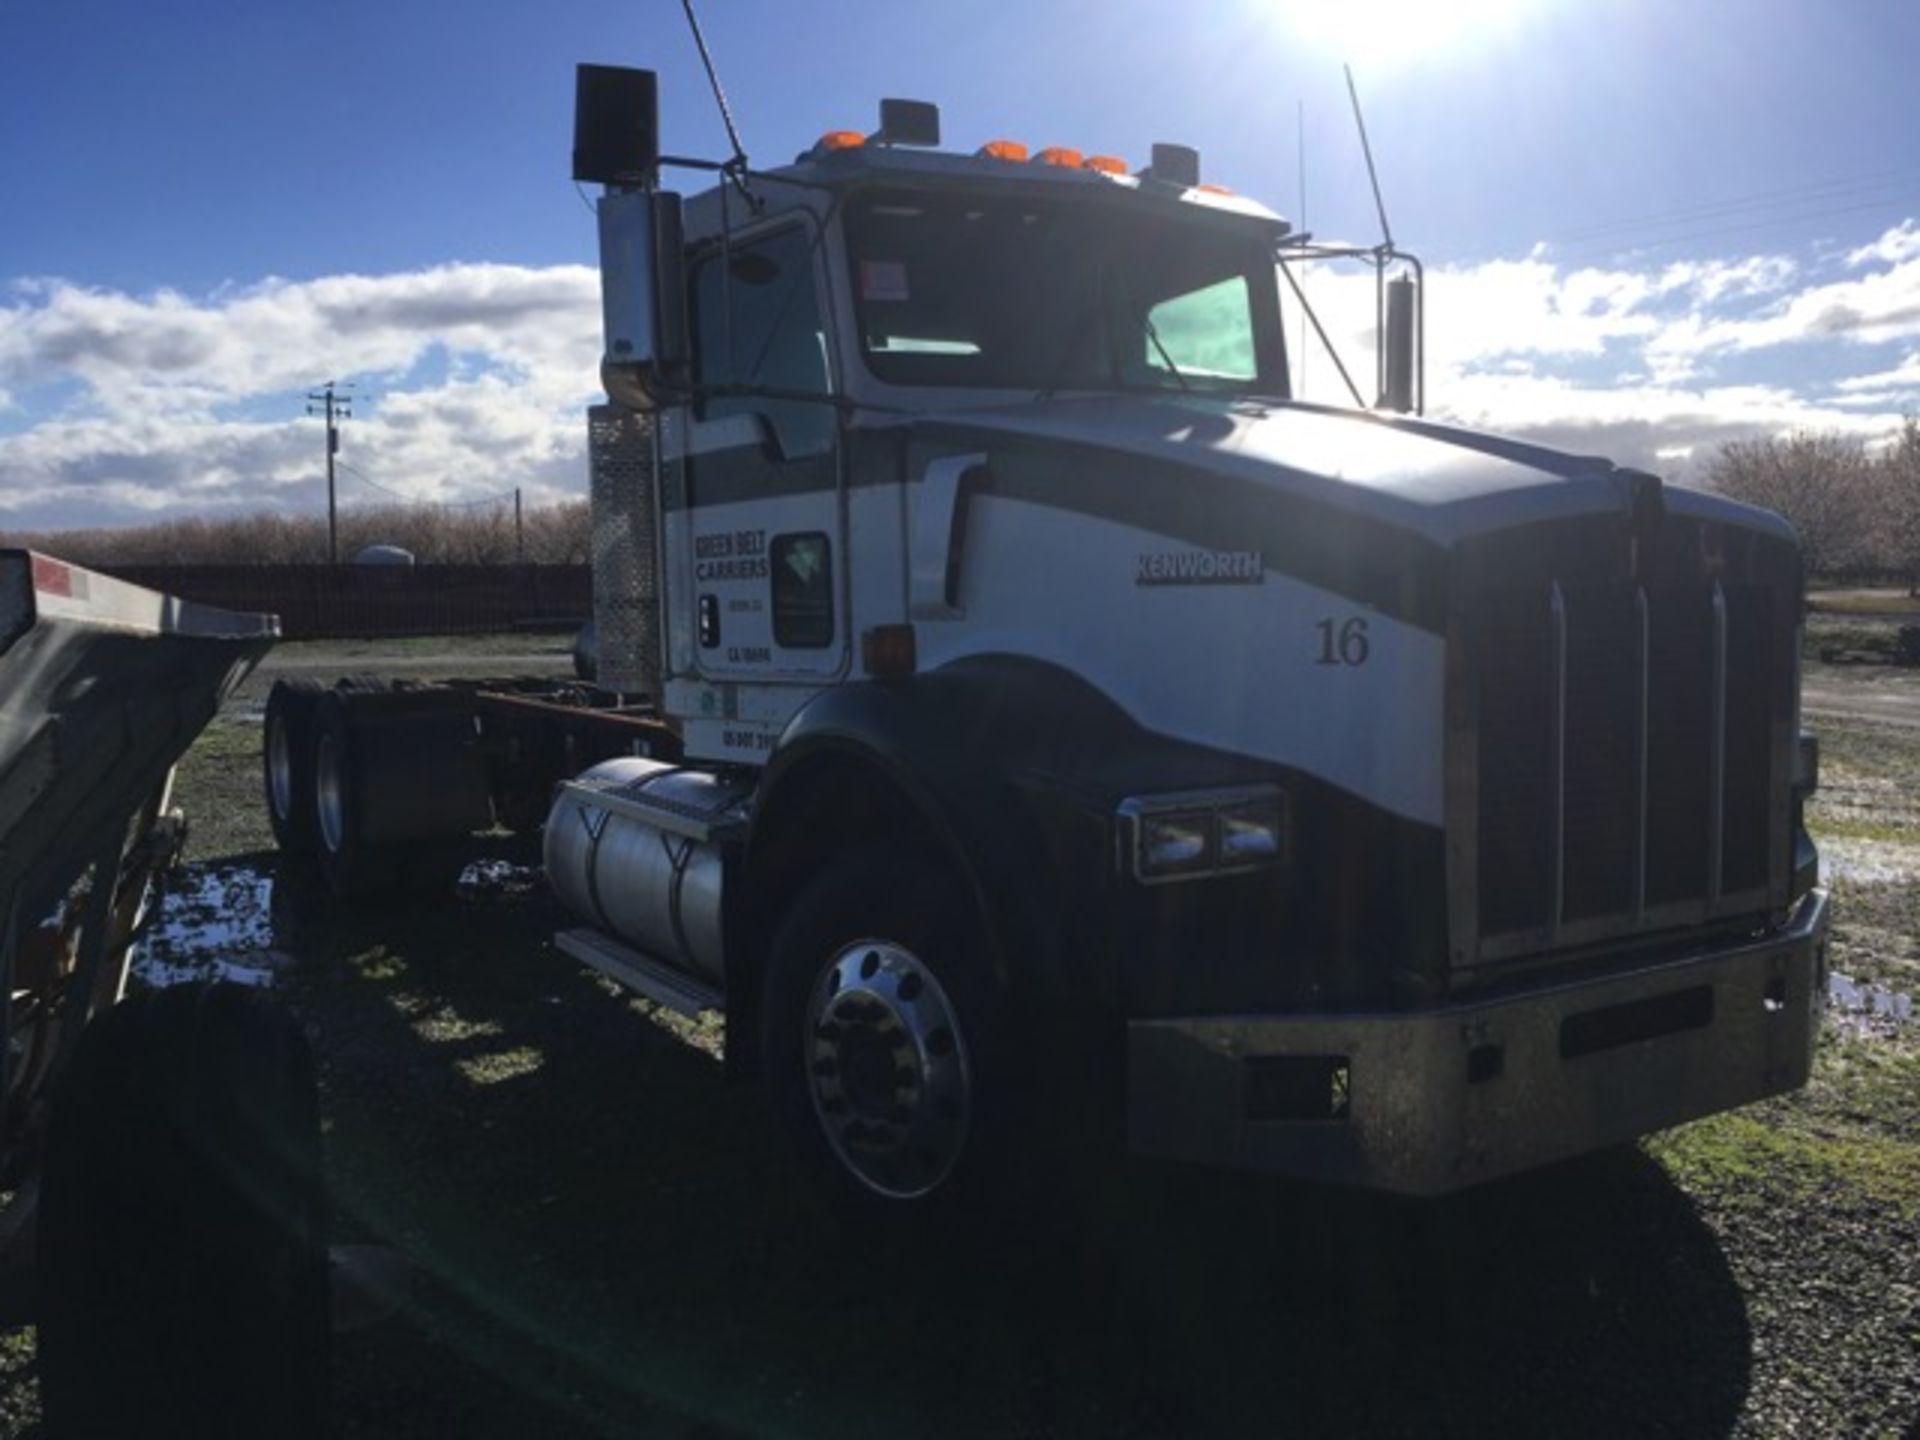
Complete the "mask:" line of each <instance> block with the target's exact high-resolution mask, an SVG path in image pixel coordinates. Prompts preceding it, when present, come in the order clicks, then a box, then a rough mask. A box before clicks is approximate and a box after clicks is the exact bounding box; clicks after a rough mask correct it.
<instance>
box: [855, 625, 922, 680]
mask: <svg viewBox="0 0 1920 1440" xmlns="http://www.w3.org/2000/svg"><path fill="white" fill-rule="evenodd" d="M860 665H861V668H862V669H864V670H865V671H866V672H867V674H869V675H873V676H877V677H879V678H881V679H886V678H888V677H890V676H899V675H911V674H913V672H914V671H915V670H917V669H918V668H919V666H920V656H919V647H918V646H917V645H916V644H915V643H914V636H913V626H911V625H876V626H874V627H873V628H872V629H871V630H864V631H862V632H861V634H860Z"/></svg>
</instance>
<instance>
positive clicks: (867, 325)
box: [847, 193, 1287, 396]
mask: <svg viewBox="0 0 1920 1440" xmlns="http://www.w3.org/2000/svg"><path fill="white" fill-rule="evenodd" d="M847 228H848V235H849V239H850V244H851V249H852V254H851V261H852V274H853V282H854V299H855V304H856V305H857V307H858V310H859V317H860V338H861V348H862V350H863V352H864V353H865V356H866V360H867V365H868V367H869V368H870V369H871V370H872V371H873V373H874V374H875V375H877V376H878V377H879V378H881V379H882V380H886V381H889V382H891V383H893V384H899V385H960V386H984V387H995V388H1006V389H1031V390H1037V391H1053V390H1076V389H1089V390H1104V389H1155V390H1206V391H1222V390H1224V391H1230V392H1235V393H1243V392H1244V393H1259V394H1265V395H1273V396H1284V395H1285V394H1286V393H1287V391H1286V362H1285V356H1284V353H1283V351H1282V345H1281V329H1280V324H1279V297H1278V295H1277V293H1276V287H1275V281H1274V262H1273V254H1272V247H1271V245H1270V244H1268V243H1267V242H1266V241H1265V239H1264V237H1262V236H1258V235H1255V234H1250V233H1247V232H1238V233H1236V232H1234V231H1232V230H1229V229H1227V228H1226V227H1225V226H1221V225H1217V224H1209V223H1207V222H1206V221H1205V220H1203V219H1200V218H1198V217H1190V218H1175V217H1161V216H1147V215H1141V216H1125V217H1121V216H1118V215H1117V214H1116V212H1115V209H1114V208H1113V207H1111V206H1106V205H1092V204H1087V203H1085V202H1081V203H1077V204H1076V203H1072V202H1066V203H1062V202H1060V201H1057V200H1055V201H1048V200H1031V199H1024V198H998V197H996V198H982V197H980V196H978V195H938V194H925V193H898V194H880V195H872V196H865V197H861V198H858V199H856V200H855V201H854V202H853V203H852V204H850V205H849V207H848V220H847Z"/></svg>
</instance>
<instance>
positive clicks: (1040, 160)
mask: <svg viewBox="0 0 1920 1440" xmlns="http://www.w3.org/2000/svg"><path fill="white" fill-rule="evenodd" d="M1033 163H1034V164H1036V165H1064V166H1065V167H1066V168H1067V169H1069V170H1078V169H1080V168H1081V167H1082V166H1083V165H1085V164H1086V161H1085V160H1084V159H1083V158H1082V157H1081V154H1080V152H1079V151H1078V150H1070V149H1068V148H1067V147H1066V146H1065V145H1049V146H1047V148H1046V149H1044V150H1042V151H1041V152H1040V153H1039V154H1038V155H1036V156H1034V157H1033Z"/></svg>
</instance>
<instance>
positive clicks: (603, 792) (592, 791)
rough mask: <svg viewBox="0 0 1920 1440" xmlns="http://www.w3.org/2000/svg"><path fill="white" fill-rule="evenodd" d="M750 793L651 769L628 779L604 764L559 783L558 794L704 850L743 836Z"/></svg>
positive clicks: (706, 776) (711, 779)
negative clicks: (675, 837)
mask: <svg viewBox="0 0 1920 1440" xmlns="http://www.w3.org/2000/svg"><path fill="white" fill-rule="evenodd" d="M605 772H611V773H605ZM750 790H751V786H750V785H749V784H747V783H741V784H739V785H737V786H729V785H726V784H723V783H721V782H720V781H719V780H718V779H717V777H715V776H713V775H712V774H710V773H708V772H706V771H701V770H692V769H682V768H680V767H678V766H673V765H660V764H652V765H649V766H647V767H646V771H645V773H643V774H641V775H638V776H633V775H629V774H626V773H625V772H624V771H622V770H621V769H620V768H619V767H618V766H616V765H612V764H609V765H604V766H598V767H596V768H595V770H590V771H588V772H587V773H586V774H585V775H581V776H578V777H576V778H575V779H572V780H568V781H565V782H564V783H563V784H562V785H561V786H560V791H559V794H560V796H563V797H564V796H569V795H571V796H575V797H577V798H579V799H580V800H583V801H585V802H586V803H588V804H590V805H592V806H594V807H596V808H598V809H601V810H606V811H609V812H611V813H612V814H615V815H624V816H626V817H627V818H628V819H630V820H638V821H640V822H642V823H643V824H646V825H650V826H652V827H653V828H654V829H655V830H662V831H665V832H666V833H667V834H669V835H677V836H680V837H681V838H683V839H687V840H694V841H697V842H699V843H700V844H702V845H707V844H713V843H715V842H724V841H728V840H734V839H737V838H739V837H740V836H741V835H743V834H744V833H745V832H746V828H747V819H748V816H747V796H748V794H749V793H750Z"/></svg>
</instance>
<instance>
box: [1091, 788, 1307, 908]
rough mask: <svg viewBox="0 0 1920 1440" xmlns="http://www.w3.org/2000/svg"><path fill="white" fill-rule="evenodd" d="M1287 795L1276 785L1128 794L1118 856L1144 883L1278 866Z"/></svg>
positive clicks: (1122, 805) (1281, 859)
mask: <svg viewBox="0 0 1920 1440" xmlns="http://www.w3.org/2000/svg"><path fill="white" fill-rule="evenodd" d="M1286 802H1287V797H1286V794H1285V792H1284V791H1282V790H1280V789H1279V788H1278V787H1277V786H1273V785H1245V786H1235V787H1233V788H1231V789H1222V790H1188V791H1183V792H1181V793H1179V794H1174V795H1133V796H1129V797H1128V798H1127V799H1125V800H1123V801H1122V802H1121V803H1120V808H1119V812H1118V819H1119V839H1120V845H1119V855H1118V857H1117V858H1118V859H1119V861H1120V864H1121V866H1122V867H1123V868H1124V869H1127V870H1130V871H1131V872H1132V874H1133V877H1134V878H1135V879H1136V880H1138V881H1140V882H1141V883H1142V884H1145V885H1156V884H1160V883H1162V882H1165V881H1170V880H1194V879H1199V878H1200V877H1202V876H1206V875H1232V874H1238V873H1240V872H1241V871H1246V870H1257V869H1261V868H1263V867H1265V866H1269V865H1278V864H1281V863H1283V862H1284V861H1285V859H1286V855H1287V803H1286Z"/></svg>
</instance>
